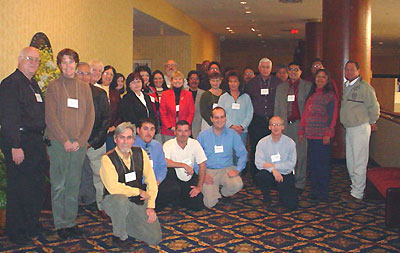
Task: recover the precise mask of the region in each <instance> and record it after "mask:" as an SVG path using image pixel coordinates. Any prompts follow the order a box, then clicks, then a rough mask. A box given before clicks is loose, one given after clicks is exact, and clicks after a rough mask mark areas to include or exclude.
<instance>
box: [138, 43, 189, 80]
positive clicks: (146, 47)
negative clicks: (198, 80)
mask: <svg viewBox="0 0 400 253" xmlns="http://www.w3.org/2000/svg"><path fill="white" fill-rule="evenodd" d="M190 45H191V43H190V37H189V36H135V37H134V43H133V55H134V59H135V60H136V59H151V70H152V71H154V70H156V69H159V70H161V71H162V72H164V63H165V61H166V60H168V59H174V60H175V61H176V62H177V63H178V70H179V71H181V72H182V73H183V75H185V76H186V74H187V73H188V72H189V71H190V70H191V69H192V68H191V66H192V65H191V48H190Z"/></svg>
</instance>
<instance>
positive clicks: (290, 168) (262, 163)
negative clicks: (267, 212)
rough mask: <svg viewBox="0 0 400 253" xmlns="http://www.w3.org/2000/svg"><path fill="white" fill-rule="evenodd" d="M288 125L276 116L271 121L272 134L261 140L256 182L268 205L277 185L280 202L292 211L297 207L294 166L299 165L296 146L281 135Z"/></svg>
mask: <svg viewBox="0 0 400 253" xmlns="http://www.w3.org/2000/svg"><path fill="white" fill-rule="evenodd" d="M284 128H285V124H284V121H283V119H282V118H280V117H279V116H274V117H272V118H271V119H270V121H269V129H270V130H271V134H270V135H268V136H266V137H264V138H262V139H261V140H260V141H259V142H258V144H257V148H256V157H255V163H256V166H257V169H258V170H259V172H258V173H257V175H256V182H257V184H258V187H259V188H260V189H261V192H262V194H263V197H264V203H265V204H269V203H270V202H271V197H270V195H269V191H270V190H271V188H272V187H273V186H276V188H277V190H278V193H279V200H280V202H281V203H282V204H283V206H285V207H286V208H287V209H289V210H290V211H292V210H295V209H296V208H297V205H298V198H297V193H296V189H295V187H294V175H293V173H294V166H295V165H296V144H295V143H294V141H293V140H292V139H290V138H289V137H288V136H286V135H284V134H282V131H283V129H284Z"/></svg>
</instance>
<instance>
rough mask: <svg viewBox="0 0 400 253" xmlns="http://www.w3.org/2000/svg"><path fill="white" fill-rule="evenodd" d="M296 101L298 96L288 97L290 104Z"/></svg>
mask: <svg viewBox="0 0 400 253" xmlns="http://www.w3.org/2000/svg"><path fill="white" fill-rule="evenodd" d="M295 99H296V96H295V95H288V96H287V101H288V102H293V101H294V100H295Z"/></svg>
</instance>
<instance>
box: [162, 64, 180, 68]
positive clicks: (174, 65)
mask: <svg viewBox="0 0 400 253" xmlns="http://www.w3.org/2000/svg"><path fill="white" fill-rule="evenodd" d="M165 66H166V67H168V68H172V67H176V66H178V65H176V64H165Z"/></svg>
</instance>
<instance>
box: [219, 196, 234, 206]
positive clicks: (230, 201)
mask: <svg viewBox="0 0 400 253" xmlns="http://www.w3.org/2000/svg"><path fill="white" fill-rule="evenodd" d="M221 196H222V198H221V202H222V203H228V204H230V203H232V202H233V200H232V197H225V196H223V195H221Z"/></svg>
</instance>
